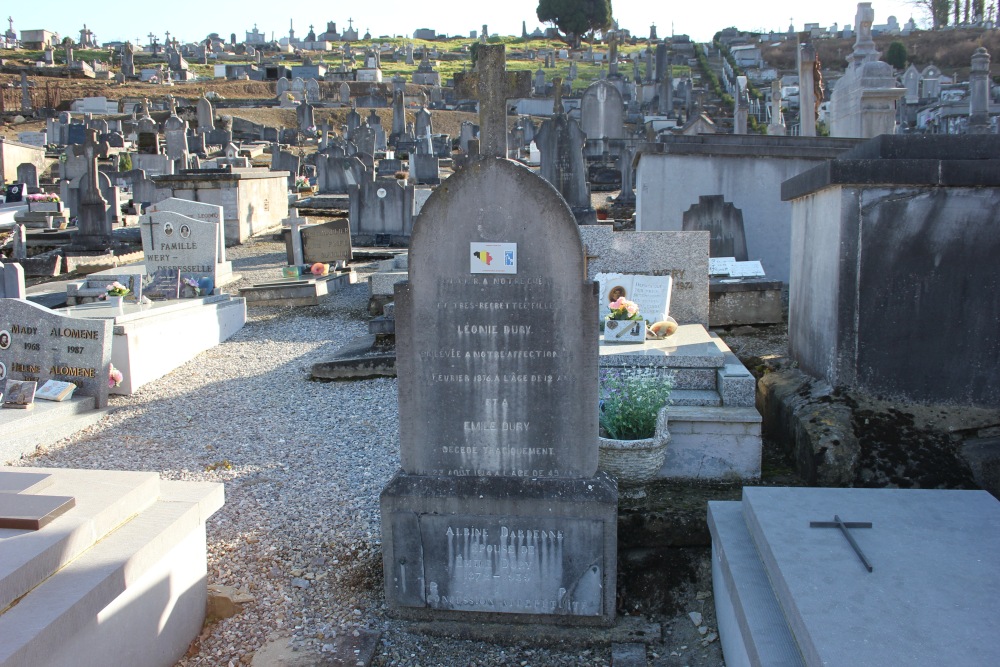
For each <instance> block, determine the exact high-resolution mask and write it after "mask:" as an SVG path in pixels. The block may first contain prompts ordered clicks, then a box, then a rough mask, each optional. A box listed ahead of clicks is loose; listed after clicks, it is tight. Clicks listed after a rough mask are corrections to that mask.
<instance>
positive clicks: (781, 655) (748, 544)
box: [708, 500, 805, 667]
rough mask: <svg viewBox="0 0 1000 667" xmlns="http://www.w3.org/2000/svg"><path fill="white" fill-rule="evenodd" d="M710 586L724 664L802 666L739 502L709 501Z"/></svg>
mask: <svg viewBox="0 0 1000 667" xmlns="http://www.w3.org/2000/svg"><path fill="white" fill-rule="evenodd" d="M708 529H709V532H710V533H711V535H712V545H713V553H712V587H713V589H714V594H715V611H716V620H717V621H718V624H719V636H720V638H721V641H722V651H723V654H724V655H725V658H726V664H730V665H769V666H770V665H774V666H775V667H801V666H802V665H804V664H805V663H804V662H803V660H802V655H801V653H800V652H799V647H798V645H797V644H796V643H795V638H794V636H793V635H792V631H791V630H790V629H789V627H788V622H787V621H786V620H785V615H784V612H783V611H782V610H781V605H780V604H779V603H778V598H777V597H776V596H775V595H774V591H773V590H772V588H771V582H770V580H769V579H768V578H767V571H766V570H765V568H764V564H763V563H762V562H761V560H760V556H759V555H758V554H757V549H756V548H755V547H754V543H753V539H752V538H751V537H750V531H748V530H747V526H746V521H745V520H744V517H743V509H742V503H740V502H739V501H717V500H714V501H709V503H708Z"/></svg>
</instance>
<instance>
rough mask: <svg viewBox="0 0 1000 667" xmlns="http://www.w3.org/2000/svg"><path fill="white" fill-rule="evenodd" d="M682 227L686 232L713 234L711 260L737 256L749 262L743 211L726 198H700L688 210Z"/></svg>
mask: <svg viewBox="0 0 1000 667" xmlns="http://www.w3.org/2000/svg"><path fill="white" fill-rule="evenodd" d="M682 224H683V230H684V231H685V232H698V231H705V232H710V233H711V235H712V236H711V242H710V243H711V245H710V246H709V257H735V258H736V261H738V262H745V261H746V260H747V259H748V256H747V237H746V231H745V230H744V229H743V211H741V210H740V209H738V208H736V207H735V206H733V204H732V202H727V201H725V199H724V197H723V196H722V195H703V196H700V197H698V203H697V204H694V205H692V206H691V208H689V209H688V210H686V211H684V217H683V223H682Z"/></svg>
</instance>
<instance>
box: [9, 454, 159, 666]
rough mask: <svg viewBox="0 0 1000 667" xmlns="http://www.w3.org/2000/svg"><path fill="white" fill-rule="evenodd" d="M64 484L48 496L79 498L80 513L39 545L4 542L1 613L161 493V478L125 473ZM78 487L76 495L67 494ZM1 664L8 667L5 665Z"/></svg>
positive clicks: (39, 536) (82, 474)
mask: <svg viewBox="0 0 1000 667" xmlns="http://www.w3.org/2000/svg"><path fill="white" fill-rule="evenodd" d="M18 470H22V469H18ZM32 472H45V471H44V470H40V469H39V470H32ZM60 479H61V480H62V481H61V482H60V483H59V484H53V485H50V486H48V487H46V488H45V489H44V490H43V492H42V493H43V494H44V495H67V496H74V497H75V499H76V508H75V509H74V511H72V512H69V513H67V514H66V515H65V516H63V517H61V518H60V519H59V520H58V522H56V523H53V524H51V526H52V529H50V530H46V531H40V532H38V533H36V534H34V535H31V537H32V538H34V539H31V540H26V539H21V540H3V542H0V554H2V556H3V558H2V559H0V609H5V608H6V607H7V606H8V605H9V604H10V603H11V602H13V601H14V600H16V599H18V598H20V597H21V596H23V595H25V594H27V593H28V592H29V591H31V590H32V589H34V588H35V587H36V586H38V585H39V584H40V583H42V582H43V581H45V580H46V579H47V578H49V577H50V576H51V575H52V574H53V573H55V572H57V571H58V570H59V569H61V568H62V567H63V566H65V565H66V564H68V563H70V562H71V561H73V560H74V559H76V558H77V557H78V556H80V555H81V554H82V553H83V552H85V551H86V550H88V549H90V548H91V547H92V546H93V545H94V543H95V542H96V541H97V540H100V539H101V538H103V537H104V536H105V535H107V534H108V533H109V532H111V531H112V530H114V528H115V527H116V526H118V525H120V524H122V523H124V522H126V521H128V519H129V517H131V516H132V515H134V514H137V513H139V512H142V511H143V510H144V509H145V508H147V507H149V506H150V505H152V504H153V503H154V502H156V498H157V496H158V495H159V493H160V477H159V475H158V474H157V473H153V472H128V473H121V474H118V475H115V476H114V480H113V482H111V481H105V480H103V479H102V478H101V477H100V476H99V475H98V474H95V473H93V472H92V471H79V470H74V471H69V472H67V473H65V474H61V475H60ZM95 480H100V481H95ZM74 482H75V483H76V487H77V488H76V490H74V491H72V492H70V491H68V490H67V491H65V492H64V491H63V489H64V488H65V489H69V488H70V487H72V486H73V485H74ZM18 532H19V533H20V532H23V531H18ZM0 618H3V619H6V618H7V616H6V614H5V615H4V616H2V617H0ZM3 636H5V637H8V636H9V637H13V636H14V635H7V634H4V635H3ZM0 664H4V663H3V661H2V660H0Z"/></svg>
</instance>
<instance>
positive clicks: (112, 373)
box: [108, 364, 124, 389]
mask: <svg viewBox="0 0 1000 667" xmlns="http://www.w3.org/2000/svg"><path fill="white" fill-rule="evenodd" d="M123 379H124V378H123V376H122V372H121V371H120V370H118V369H117V368H115V365H114V364H111V368H110V369H109V370H108V389H113V388H114V387H117V386H118V385H120V384H121V383H122V380H123Z"/></svg>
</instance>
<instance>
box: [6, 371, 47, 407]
mask: <svg viewBox="0 0 1000 667" xmlns="http://www.w3.org/2000/svg"><path fill="white" fill-rule="evenodd" d="M36 387H38V383H37V382H33V381H23V380H11V379H10V378H7V385H6V387H5V388H4V390H3V407H5V408H18V409H21V410H29V409H31V408H32V407H33V406H34V403H35V388H36Z"/></svg>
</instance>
